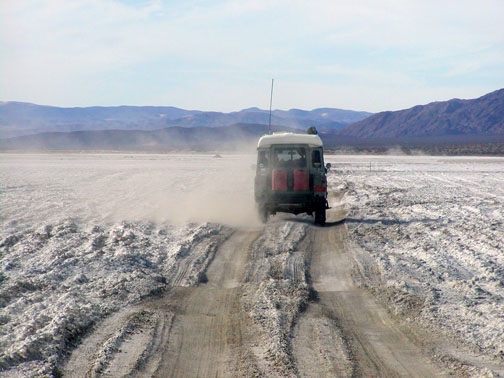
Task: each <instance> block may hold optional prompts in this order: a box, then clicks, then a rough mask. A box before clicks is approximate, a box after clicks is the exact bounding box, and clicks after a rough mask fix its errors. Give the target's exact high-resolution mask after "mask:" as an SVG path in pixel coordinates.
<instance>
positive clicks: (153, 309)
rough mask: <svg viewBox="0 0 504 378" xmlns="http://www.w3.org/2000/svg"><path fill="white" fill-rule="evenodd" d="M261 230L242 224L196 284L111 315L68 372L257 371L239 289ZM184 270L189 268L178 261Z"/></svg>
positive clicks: (186, 374) (209, 373)
mask: <svg viewBox="0 0 504 378" xmlns="http://www.w3.org/2000/svg"><path fill="white" fill-rule="evenodd" d="M259 234H260V232H255V231H250V232H245V231H237V232H235V233H234V234H233V235H231V236H230V237H229V239H228V240H226V241H225V242H224V243H223V244H222V245H221V246H220V248H219V249H218V251H217V253H216V255H215V257H214V260H213V261H212V263H211V264H210V266H209V267H208V269H207V271H206V278H207V280H208V281H207V282H206V283H202V284H200V285H199V286H197V287H173V288H171V289H170V290H169V292H168V293H167V294H166V295H165V296H163V297H162V298H158V299H153V300H150V301H149V302H146V303H143V304H142V305H139V306H137V307H135V308H130V309H125V310H124V311H121V312H119V313H116V314H114V315H112V316H111V317H109V318H107V319H106V320H105V321H104V322H103V324H101V325H100V326H99V327H97V329H96V330H95V331H94V332H93V333H92V334H90V335H89V337H87V338H86V339H85V340H84V341H83V343H82V344H81V345H80V346H79V347H78V348H77V349H76V350H75V351H74V352H73V353H72V356H71V357H70V359H69V361H68V363H67V364H66V366H65V367H64V368H63V369H62V374H63V375H64V376H69V377H96V376H102V377H117V376H123V377H124V376H135V377H209V376H212V377H213V376H250V375H254V374H256V369H255V362H254V359H255V357H254V355H253V353H252V352H251V348H250V344H251V343H252V342H254V335H252V334H251V333H250V329H251V327H250V325H249V324H248V323H249V322H250V320H249V317H248V315H247V314H245V313H244V311H243V309H242V307H241V304H240V300H239V299H240V296H241V294H242V287H241V285H242V284H243V282H244V281H245V278H246V274H245V269H246V268H247V261H248V259H249V257H250V255H251V250H250V249H251V246H252V244H253V242H254V240H255V239H256V238H257V237H258V236H259ZM180 269H181V271H182V273H181V274H179V275H178V276H180V275H182V276H183V275H185V274H187V273H186V269H184V266H180Z"/></svg>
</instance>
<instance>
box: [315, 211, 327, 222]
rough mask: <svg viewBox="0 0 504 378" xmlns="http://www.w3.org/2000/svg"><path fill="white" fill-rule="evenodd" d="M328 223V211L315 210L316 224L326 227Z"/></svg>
mask: <svg viewBox="0 0 504 378" xmlns="http://www.w3.org/2000/svg"><path fill="white" fill-rule="evenodd" d="M325 222H326V209H319V210H315V224H319V225H321V226H323V225H325Z"/></svg>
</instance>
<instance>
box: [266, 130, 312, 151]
mask: <svg viewBox="0 0 504 378" xmlns="http://www.w3.org/2000/svg"><path fill="white" fill-rule="evenodd" d="M273 144H308V145H309V146H310V147H322V139H320V137H319V136H318V135H313V134H294V133H275V134H272V135H263V136H262V137H260V138H259V141H258V142H257V148H266V147H270V146H271V145H273Z"/></svg>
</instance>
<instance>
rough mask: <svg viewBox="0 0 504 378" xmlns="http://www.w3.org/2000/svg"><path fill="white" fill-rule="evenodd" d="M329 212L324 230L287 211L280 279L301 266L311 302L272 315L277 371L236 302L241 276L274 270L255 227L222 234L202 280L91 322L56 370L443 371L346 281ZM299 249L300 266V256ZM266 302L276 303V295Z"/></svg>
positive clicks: (340, 243) (345, 245)
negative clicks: (298, 235)
mask: <svg viewBox="0 0 504 378" xmlns="http://www.w3.org/2000/svg"><path fill="white" fill-rule="evenodd" d="M329 217H330V218H329V223H328V225H327V226H326V227H323V228H321V227H314V226H312V225H311V224H310V223H308V222H305V221H301V222H297V224H295V222H293V221H292V220H293V218H290V221H289V222H288V223H290V224H295V226H296V227H297V228H298V229H299V228H302V229H303V232H304V234H303V236H302V242H301V243H298V244H297V245H296V246H295V247H293V248H291V249H290V250H289V258H287V259H286V261H285V263H284V266H283V270H284V273H283V274H284V276H283V279H284V280H289V279H293V278H292V277H294V276H295V279H296V280H299V279H300V277H304V275H302V276H300V275H299V273H298V274H294V275H293V274H292V271H293V268H292V266H293V265H295V266H296V269H294V270H298V269H299V267H303V266H304V267H305V269H307V270H309V273H310V276H311V285H312V289H313V290H314V293H315V295H314V297H315V298H316V300H314V301H311V302H309V304H308V306H307V307H306V309H305V311H304V312H301V313H299V314H298V316H293V317H292V321H291V322H289V321H286V320H281V319H285V318H286V317H285V316H284V317H283V318H282V316H280V317H278V319H280V320H281V321H277V322H276V323H274V327H277V328H278V332H279V333H281V332H284V334H285V335H287V337H286V340H285V338H284V339H283V340H284V344H285V345H283V350H284V351H285V354H286V356H284V357H283V360H282V361H283V362H281V363H284V364H287V365H290V366H288V367H287V368H286V369H283V370H281V369H278V370H276V369H275V364H276V362H274V363H272V362H271V361H262V360H261V359H262V358H263V356H264V355H265V354H264V353H261V351H260V350H261V343H264V342H265V335H264V334H263V335H261V327H260V322H259V325H258V322H257V321H254V319H253V317H252V316H251V315H250V313H249V312H247V311H246V310H245V309H244V308H246V307H247V306H246V305H245V306H244V302H245V303H246V301H247V300H249V301H250V300H252V299H251V298H249V299H247V298H248V297H246V296H244V290H245V289H244V286H245V285H246V284H247V281H250V275H251V274H252V273H253V274H265V275H266V272H267V271H272V270H275V269H273V268H272V267H273V266H274V264H273V263H272V262H271V261H269V260H268V255H269V252H268V251H267V247H264V244H261V243H259V242H258V239H260V238H261V237H264V234H263V233H264V230H260V231H237V232H235V233H234V234H233V235H231V237H230V238H229V239H228V240H227V241H226V242H224V243H223V244H222V245H221V247H220V248H219V250H218V251H217V253H216V255H215V258H214V260H213V262H212V263H211V264H210V266H209V268H208V269H207V272H206V279H207V282H205V283H201V284H200V285H198V286H197V287H173V288H172V289H170V290H169V292H168V293H167V294H166V295H165V296H163V297H162V298H159V299H155V300H150V301H149V302H148V303H144V304H142V305H140V306H139V307H137V308H133V309H127V310H125V311H124V312H123V313H122V314H116V315H115V317H113V318H112V319H113V320H110V319H109V320H108V321H106V322H105V323H104V324H103V325H101V326H100V327H97V329H96V331H94V332H93V334H91V336H89V337H88V338H87V339H86V340H85V341H84V342H83V343H82V345H81V346H80V347H79V348H78V349H76V350H75V352H74V353H73V355H72V356H71V358H70V359H69V362H68V363H67V365H66V366H65V368H64V369H63V374H64V375H65V376H83V375H87V376H155V377H221V376H302V377H322V376H340V377H350V376H419V377H432V376H442V375H443V372H442V371H440V370H438V368H437V367H435V366H434V365H432V363H431V362H430V360H429V358H428V357H427V356H426V355H424V354H423V352H422V350H421V349H420V348H419V347H417V346H415V344H414V343H412V341H411V339H410V338H409V337H408V335H407V334H405V333H404V332H403V330H401V329H400V327H399V326H398V325H397V324H395V323H394V321H393V320H392V319H391V318H390V317H389V316H388V315H387V313H386V311H385V310H384V309H383V308H382V307H380V306H379V305H378V304H377V303H376V302H375V300H374V298H373V297H372V296H371V295H370V294H369V293H368V292H366V291H365V290H363V289H360V288H358V287H356V286H355V284H354V283H353V280H352V272H354V271H355V269H354V263H355V261H354V253H353V251H352V247H351V244H350V241H349V240H348V236H347V232H346V226H345V224H344V223H342V222H331V220H335V219H337V218H338V217H341V213H339V212H338V210H337V209H336V210H335V211H333V212H332V213H330V214H329ZM282 223H285V221H283V220H281V219H280V220H276V221H275V224H272V225H268V226H267V227H270V230H268V232H269V233H270V238H272V239H275V238H278V240H281V239H282V237H284V238H285V239H289V238H290V237H291V236H290V234H289V233H286V232H287V231H285V227H286V226H285V225H282ZM292 227H294V226H292ZM271 230H273V231H271ZM281 232H284V233H285V235H280V233H281ZM289 232H291V233H292V230H291V231H289ZM286 235H287V236H286ZM263 243H264V241H263ZM265 250H266V252H265ZM303 256H304V260H305V261H306V262H307V263H308V265H306V264H305V265H303V264H302V260H303ZM259 259H260V260H261V261H262V262H259ZM296 261H297V262H298V263H294V264H293V262H296ZM261 269H262V270H261ZM277 270H278V269H277ZM288 272H291V273H288ZM276 274H277V275H278V274H280V275H281V273H276ZM289 277H291V278H289ZM248 284H249V285H250V282H249V283H248ZM252 298H253V297H252ZM251 305H252V304H251ZM274 306H276V307H280V305H279V304H278V303H277V304H275V305H274ZM268 311H270V310H265V313H266V312H268ZM270 312H271V311H270ZM284 315H285V314H284ZM267 316H268V315H265V318H267ZM287 318H288V317H287ZM264 321H265V322H267V321H268V320H267V319H265V320H264ZM269 329H271V328H269ZM273 332H274V333H275V332H276V331H275V329H273ZM266 337H269V335H267V334H266ZM271 337H272V338H274V335H271Z"/></svg>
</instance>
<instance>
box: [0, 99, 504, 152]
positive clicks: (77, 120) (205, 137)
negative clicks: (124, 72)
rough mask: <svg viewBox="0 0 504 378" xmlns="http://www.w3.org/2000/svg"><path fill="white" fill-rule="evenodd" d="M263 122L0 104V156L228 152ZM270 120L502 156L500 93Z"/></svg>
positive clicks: (341, 138) (247, 112) (360, 143)
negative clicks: (23, 152)
mask: <svg viewBox="0 0 504 378" xmlns="http://www.w3.org/2000/svg"><path fill="white" fill-rule="evenodd" d="M364 117H366V118H364ZM268 120H269V112H268V111H266V110H261V109H258V108H249V109H244V110H241V111H239V112H232V113H219V112H203V111H197V110H184V109H179V108H174V107H129V106H121V107H93V108H55V107H43V106H39V105H33V104H26V103H11V102H9V103H1V104H0V129H1V130H2V133H3V134H2V135H5V134H6V133H7V134H8V133H9V132H10V133H12V132H14V133H20V134H17V135H18V136H16V137H10V138H5V137H4V138H3V139H0V150H145V151H174V150H177V151H181V150H193V151H194V150H199V151H211V150H219V149H226V150H233V149H236V148H237V146H244V145H245V144H248V145H253V144H254V142H255V141H257V139H258V137H259V136H261V135H263V134H265V133H267V132H268V126H267V123H268ZM272 121H273V125H272V129H273V131H292V132H300V128H302V129H303V131H302V132H304V130H305V129H306V127H308V126H313V125H315V126H317V128H318V129H319V131H320V136H321V137H322V139H323V141H324V145H325V146H327V147H329V148H334V149H344V148H346V147H349V148H350V150H352V149H353V150H356V151H366V149H367V148H371V149H373V150H374V151H384V150H383V149H385V151H386V148H387V146H397V145H399V146H404V147H407V148H419V147H421V148H423V147H428V148H429V149H430V150H432V148H431V146H434V145H439V146H441V145H444V146H447V145H451V146H455V147H454V151H456V153H459V152H460V147H459V146H461V145H464V146H468V145H472V146H473V147H471V149H470V151H471V153H481V152H482V151H483V149H485V151H486V153H489V154H491V153H499V154H500V153H501V152H503V153H504V89H500V90H497V91H494V92H492V93H489V94H487V95H484V96H482V97H479V98H477V99H472V100H461V99H452V100H449V101H444V102H433V103H430V104H427V105H418V106H414V107H412V108H410V109H404V110H400V111H394V112H381V113H377V114H374V115H370V113H365V112H354V111H349V110H340V109H332V108H320V109H314V110H312V111H305V110H299V109H291V110H288V111H282V110H275V111H274V112H273V119H272ZM341 127H344V128H343V129H339V128H341ZM81 128H84V130H82V129H81ZM87 128H89V129H87ZM93 128H94V130H93ZM40 130H45V131H43V132H40ZM51 130H58V131H51ZM72 130H74V131H72ZM75 130H77V131H75ZM29 132H31V133H32V134H31V135H23V134H27V133H29ZM34 132H37V133H36V134H35V133H34ZM490 145H492V146H490ZM482 146H487V147H482ZM488 146H490V147H488ZM436 153H440V151H436Z"/></svg>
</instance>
